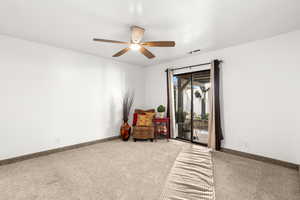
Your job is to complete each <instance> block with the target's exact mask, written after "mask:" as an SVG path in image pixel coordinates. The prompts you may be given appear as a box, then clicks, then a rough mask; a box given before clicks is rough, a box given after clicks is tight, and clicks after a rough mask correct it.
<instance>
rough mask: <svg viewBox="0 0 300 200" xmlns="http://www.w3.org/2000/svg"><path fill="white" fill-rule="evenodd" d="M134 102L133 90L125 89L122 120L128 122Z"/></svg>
mask: <svg viewBox="0 0 300 200" xmlns="http://www.w3.org/2000/svg"><path fill="white" fill-rule="evenodd" d="M133 102H134V92H130V91H127V92H126V93H125V94H124V97H123V121H124V122H128V117H129V114H130V111H131V108H132V105H133Z"/></svg>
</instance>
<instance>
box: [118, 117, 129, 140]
mask: <svg viewBox="0 0 300 200" xmlns="http://www.w3.org/2000/svg"><path fill="white" fill-rule="evenodd" d="M130 132H131V126H130V125H129V124H128V123H127V122H124V123H123V124H122V126H121V129H120V134H121V138H122V140H123V141H128V140H129V137H130Z"/></svg>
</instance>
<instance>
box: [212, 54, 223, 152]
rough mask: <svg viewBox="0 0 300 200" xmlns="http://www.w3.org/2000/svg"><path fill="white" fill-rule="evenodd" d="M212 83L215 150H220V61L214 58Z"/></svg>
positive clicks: (221, 137)
mask: <svg viewBox="0 0 300 200" xmlns="http://www.w3.org/2000/svg"><path fill="white" fill-rule="evenodd" d="M213 62H214V65H213V66H214V72H215V73H214V85H215V94H214V96H215V115H216V116H215V125H216V127H215V132H216V150H221V141H222V140H223V139H224V137H223V132H222V128H221V110H220V67H219V66H220V61H219V60H214V61H213Z"/></svg>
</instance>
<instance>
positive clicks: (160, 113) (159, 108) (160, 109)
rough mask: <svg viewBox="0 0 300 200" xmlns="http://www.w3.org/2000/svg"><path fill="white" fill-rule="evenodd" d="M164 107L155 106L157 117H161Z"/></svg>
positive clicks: (163, 114) (163, 113)
mask: <svg viewBox="0 0 300 200" xmlns="http://www.w3.org/2000/svg"><path fill="white" fill-rule="evenodd" d="M165 111H166V107H164V106H163V105H160V106H158V107H157V117H158V118H163V117H164V116H165Z"/></svg>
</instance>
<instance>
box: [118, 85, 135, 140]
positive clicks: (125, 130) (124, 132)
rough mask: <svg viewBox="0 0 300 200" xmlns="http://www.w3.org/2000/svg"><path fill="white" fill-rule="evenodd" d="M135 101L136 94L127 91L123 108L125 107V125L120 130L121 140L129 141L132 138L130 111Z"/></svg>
mask: <svg viewBox="0 0 300 200" xmlns="http://www.w3.org/2000/svg"><path fill="white" fill-rule="evenodd" d="M133 101H134V93H131V92H129V91H127V92H126V93H125V95H124V97H123V102H122V107H123V113H122V114H123V124H122V126H121V129H120V134H121V138H122V139H123V140H124V141H127V140H128V139H129V137H130V132H131V127H130V125H129V124H128V118H129V114H130V110H131V108H132V105H133Z"/></svg>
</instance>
